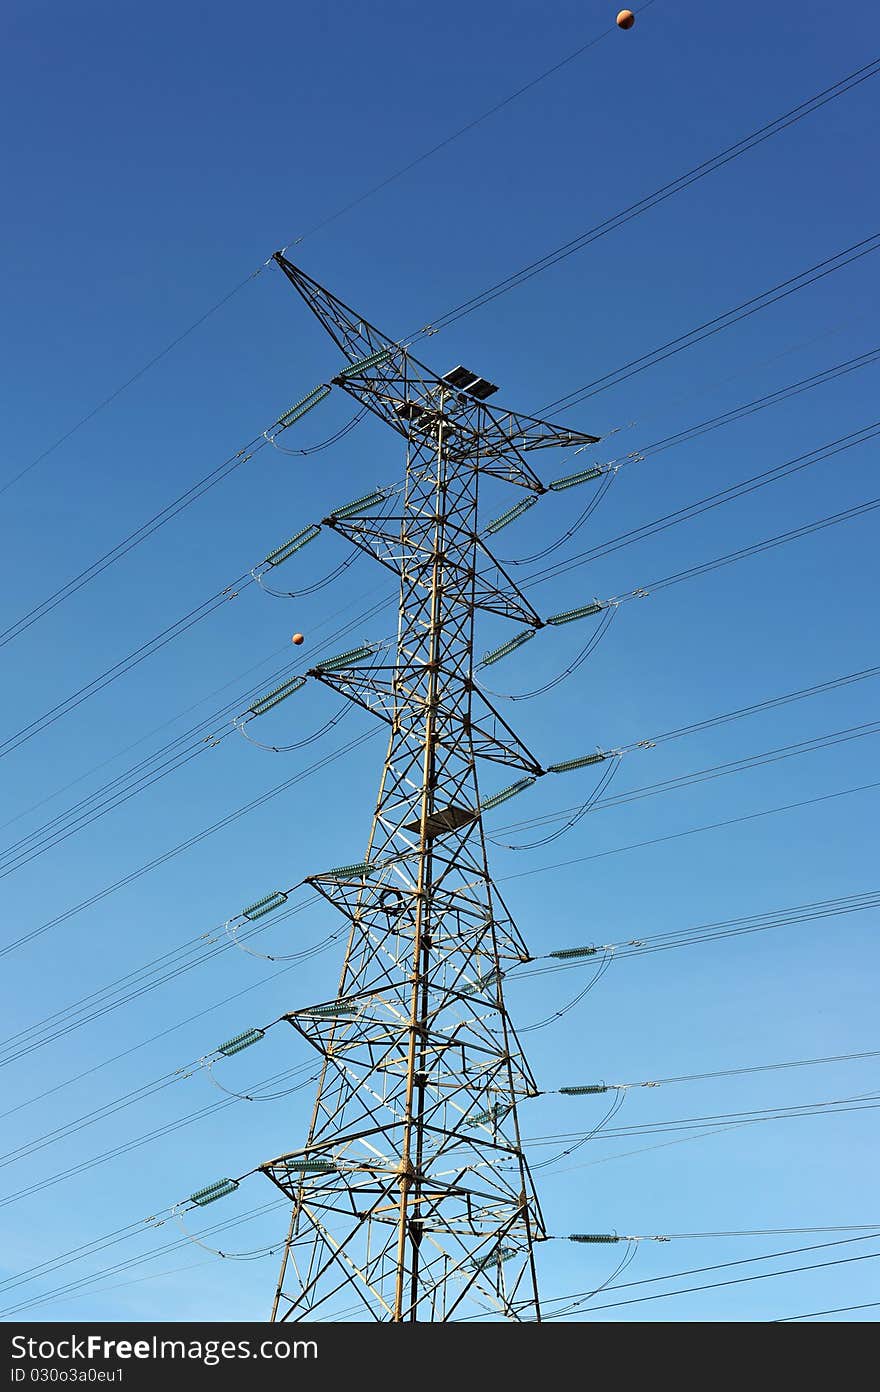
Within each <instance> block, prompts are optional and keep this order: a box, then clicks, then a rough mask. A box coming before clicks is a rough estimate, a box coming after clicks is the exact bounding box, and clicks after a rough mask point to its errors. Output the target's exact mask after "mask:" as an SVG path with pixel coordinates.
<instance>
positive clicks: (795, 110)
mask: <svg viewBox="0 0 880 1392" xmlns="http://www.w3.org/2000/svg"><path fill="white" fill-rule="evenodd" d="M878 72H880V59H878V58H875V59H872V61H871V62H870V63H866V64H865V66H864V67H862V68H858V69H856V71H855V72H852V73H849V74H848V75H847V76H846V77H844V78H841V79H840V81H839V82H836V83H834V84H833V85H832V86H831V87H826V88H825V89H824V90H823V91H821V92H817V93H816V94H815V95H814V96H812V97H810V98H808V99H807V101H805V102H801V103H800V104H799V105H798V106H796V107H792V109H791V110H790V111H786V112H784V113H783V114H782V115H781V116H777V117H776V118H775V119H774V120H772V121H770V122H768V123H767V124H766V125H764V126H761V127H760V128H759V129H758V130H755V131H752V133H751V134H750V135H747V136H744V137H743V138H742V139H741V140H738V141H736V142H735V143H734V144H733V145H729V146H727V148H726V149H724V150H721V151H720V152H719V153H718V154H716V155H712V156H711V157H710V158H709V159H707V160H704V161H703V162H702V163H701V164H698V165H695V166H694V168H693V169H690V170H688V171H687V172H686V173H685V174H680V175H679V176H678V178H676V179H673V180H671V181H670V182H669V183H667V184H664V185H662V187H660V188H659V189H656V190H655V192H654V193H651V194H648V195H647V196H646V197H645V198H641V199H639V200H638V202H636V203H631V204H630V205H629V207H627V208H624V209H623V210H622V211H621V212H619V213H615V214H614V215H613V216H612V217H609V218H606V219H605V220H604V221H603V222H600V223H596V224H595V225H594V226H593V227H590V228H588V229H587V230H586V231H585V232H582V233H580V234H579V235H578V236H576V237H573V238H572V239H571V240H570V241H568V242H563V243H562V245H561V246H558V247H556V248H555V249H554V250H553V251H550V252H547V253H546V254H545V255H544V256H542V257H539V258H538V259H537V260H536V261H532V262H530V263H529V264H528V265H527V266H523V267H521V268H520V270H518V271H514V272H513V273H512V274H511V275H509V276H507V277H505V279H504V280H500V281H496V282H495V284H494V285H491V286H489V287H488V288H487V289H486V290H483V291H481V292H480V293H479V294H477V295H474V296H472V297H471V298H470V299H469V300H465V301H463V303H462V304H460V305H457V306H456V307H455V308H454V309H451V310H447V311H446V313H445V314H441V315H440V316H439V318H435V319H432V320H431V323H430V326H429V327H430V328H431V329H432V330H434V331H437V330H438V329H442V328H445V327H446V326H447V325H448V324H452V323H454V322H455V321H456V320H457V319H461V318H462V317H463V316H464V315H466V314H471V313H473V311H474V310H475V309H481V308H482V307H483V305H486V304H489V303H490V302H491V301H492V300H496V299H498V297H499V296H500V295H505V294H507V293H508V291H510V290H513V289H515V288H516V287H518V286H520V285H522V284H524V283H525V282H526V281H527V280H531V279H532V277H533V276H535V275H538V274H539V273H540V272H541V271H544V270H547V268H548V267H549V266H553V265H556V264H557V263H558V262H559V261H563V260H565V259H566V258H567V257H569V256H571V255H573V254H574V253H575V252H576V251H581V250H583V248H584V247H585V246H588V245H589V244H590V243H591V242H595V241H598V239H599V238H600V237H604V236H605V235H606V234H607V233H608V232H611V231H614V230H616V229H617V228H618V227H622V226H623V225H624V224H625V223H627V222H630V221H632V219H633V218H636V217H639V216H640V215H641V214H642V213H644V212H647V211H648V210H649V209H650V208H654V207H656V206H657V204H659V203H663V202H665V201H666V199H667V198H671V197H672V196H673V195H674V194H677V193H680V192H682V191H683V190H684V189H686V188H689V187H690V186H691V184H694V183H697V182H698V181H699V180H700V179H704V178H705V177H706V176H707V175H708V174H712V173H714V172H715V170H716V169H721V168H723V167H724V166H725V165H727V164H730V163H731V161H732V160H735V159H738V158H739V156H740V155H743V154H746V153H748V151H749V150H751V149H753V148H754V147H755V146H756V145H760V144H762V143H763V142H764V141H765V140H769V139H770V138H771V137H772V136H774V135H777V134H778V133H779V132H780V131H782V130H786V129H787V128H788V127H789V126H792V125H795V124H796V123H797V122H798V121H801V120H803V119H804V117H805V116H809V115H811V114H812V112H814V111H818V110H819V109H820V108H821V107H823V106H825V105H827V103H828V102H830V101H834V100H835V99H836V98H837V97H840V96H843V95H844V94H845V93H846V92H848V91H850V90H852V88H854V87H858V86H860V85H861V83H863V82H867V81H868V79H869V78H871V77H876V75H877V73H878ZM422 332H424V331H422ZM553 404H554V405H555V404H557V403H555V402H554V403H553Z"/></svg>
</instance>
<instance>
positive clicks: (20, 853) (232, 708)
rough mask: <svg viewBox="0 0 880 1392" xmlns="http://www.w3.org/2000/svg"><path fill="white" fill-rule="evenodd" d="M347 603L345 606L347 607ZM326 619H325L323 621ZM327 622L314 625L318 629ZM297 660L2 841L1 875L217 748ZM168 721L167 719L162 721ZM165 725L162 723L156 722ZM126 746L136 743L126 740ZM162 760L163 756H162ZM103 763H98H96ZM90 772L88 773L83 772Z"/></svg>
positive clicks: (347, 627)
mask: <svg viewBox="0 0 880 1392" xmlns="http://www.w3.org/2000/svg"><path fill="white" fill-rule="evenodd" d="M385 604H386V600H385V598H384V597H383V599H381V600H380V601H378V602H377V603H376V604H373V605H371V606H370V607H369V608H367V609H365V610H362V611H361V612H360V613H359V614H357V615H356V616H355V618H353V619H351V620H349V622H348V623H346V624H343V625H342V626H341V627H339V628H337V629H335V630H334V632H333V633H332V634H330V635H329V636H328V638H327V640H326V641H327V642H332V641H333V640H335V639H341V638H343V637H345V636H346V635H347V634H348V633H350V632H351V631H352V629H354V628H356V627H359V626H360V625H361V624H362V623H365V622H367V621H369V620H370V619H372V618H374V617H375V616H376V615H377V614H379V613H380V612H381V611H382V610H383V609H384V608H385ZM350 607H351V606H350V605H347V606H346V608H350ZM325 622H326V621H325ZM324 626H325V624H319V625H317V629H318V630H320V629H321V628H323V627H324ZM296 671H297V665H296V664H295V663H291V662H286V663H283V664H282V665H281V666H280V667H278V668H276V670H275V671H274V672H272V673H270V674H269V675H268V676H266V677H265V678H263V680H262V681H261V682H260V683H259V684H258V685H256V686H253V687H251V688H249V689H248V690H247V691H245V692H240V693H239V694H238V695H237V696H236V697H235V698H234V699H233V700H232V701H230V702H228V703H227V704H226V705H225V706H223V707H222V708H221V709H220V710H216V711H214V712H212V714H211V715H209V716H206V717H204V718H203V719H202V720H200V721H199V722H198V723H197V724H196V725H193V726H191V727H190V728H189V729H188V730H186V731H184V732H183V733H182V734H180V735H177V736H176V737H175V738H174V739H173V740H170V741H169V742H168V743H166V744H165V745H163V746H161V747H160V748H159V749H157V750H155V751H154V752H153V753H152V754H149V755H147V756H146V757H145V758H144V759H141V760H139V761H138V762H137V763H136V764H133V765H132V766H130V767H129V768H128V769H125V770H124V771H123V772H122V773H120V774H117V775H115V777H113V778H112V779H110V780H109V781H108V782H107V783H105V784H103V785H102V786H101V787H99V788H97V789H94V790H93V791H92V792H90V793H88V794H87V795H86V796H85V797H83V798H80V799H79V801H78V802H76V803H74V804H73V805H72V806H71V807H68V808H66V809H65V810H64V811H62V812H59V813H56V814H55V816H54V817H51V818H50V819H49V820H48V821H47V822H44V823H43V824H42V825H41V826H39V827H37V828H35V829H34V830H33V831H31V832H28V833H27V835H25V836H23V837H20V838H19V839H18V841H15V842H13V843H12V844H11V845H9V846H7V847H5V848H4V849H3V850H2V851H0V879H2V878H5V876H7V875H10V874H13V873H14V872H15V871H16V870H19V869H21V867H22V866H24V865H27V864H28V863H29V862H30V861H32V860H34V859H35V858H36V857H37V856H39V855H42V854H44V853H45V852H46V851H48V850H51V849H52V848H53V847H55V846H57V845H59V844H61V842H63V841H66V840H67V839H68V838H69V837H70V836H73V835H75V834H76V833H77V832H79V831H82V830H83V829H84V828H85V827H87V826H90V825H91V824H92V823H93V822H95V821H97V820H98V819H99V818H100V817H103V816H105V815H107V813H109V812H113V811H115V810H116V809H117V808H119V807H121V806H124V805H125V803H127V802H129V801H130V800H131V799H132V798H133V797H136V796H137V795H138V794H139V793H141V792H144V791H146V790H147V789H148V788H150V787H152V786H153V785H154V784H155V783H157V782H158V781H159V780H160V779H162V778H165V777H167V776H168V775H169V774H171V773H175V772H177V771H178V770H179V769H181V768H183V767H185V766H186V765H187V764H188V763H190V762H191V761H192V760H193V759H195V758H197V757H198V756H199V755H200V754H204V753H205V752H207V750H208V749H212V748H215V747H216V746H217V745H219V744H220V743H221V742H222V741H223V740H224V739H227V738H228V737H229V736H230V735H232V734H234V733H235V727H234V725H233V724H232V723H231V717H232V716H233V715H235V714H239V713H240V712H241V710H242V709H246V708H247V703H248V702H249V701H251V700H253V699H254V698H256V697H257V696H260V695H262V694H263V693H264V692H265V690H266V688H267V686H269V685H270V684H271V683H272V682H274V681H275V680H276V679H277V680H281V679H282V678H284V677H288V676H290V675H292V674H295V673H296ZM344 714H345V710H344V709H343V711H341V712H340V714H339V715H338V716H334V717H332V718H331V720H330V721H328V722H327V724H326V725H325V726H324V727H322V729H321V730H320V731H316V732H315V733H313V734H312V735H311V736H310V737H309V738H308V739H307V740H305V741H302V742H301V743H302V745H303V746H304V745H305V744H306V743H312V742H313V740H314V739H316V738H318V737H319V735H322V734H324V733H327V731H328V729H329V728H332V727H333V726H334V725H335V724H337V723H338V722H339V720H340V719H341V718H342V717H343V715H344ZM221 720H225V721H226V725H225V728H224V729H222V730H219V731H218V730H217V728H216V726H217V722H218V721H221ZM166 723H170V722H166ZM159 728H160V729H161V728H163V727H162V726H160V727H159ZM129 747H130V748H132V747H134V746H129ZM163 761H164V762H163ZM98 767H99V768H100V767H102V765H98ZM84 776H88V775H84Z"/></svg>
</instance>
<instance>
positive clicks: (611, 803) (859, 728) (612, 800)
mask: <svg viewBox="0 0 880 1392" xmlns="http://www.w3.org/2000/svg"><path fill="white" fill-rule="evenodd" d="M876 734H880V721H872V722H869V723H867V724H864V725H851V726H848V727H847V728H845V729H843V730H833V731H831V732H830V733H829V734H827V735H816V736H815V737H813V738H811V739H806V740H799V741H797V742H796V743H794V744H784V745H780V746H779V747H778V748H776V749H765V750H762V751H761V752H760V753H759V754H747V755H745V756H744V757H743V758H741V759H733V760H731V761H730V762H729V763H726V764H713V765H711V766H710V767H708V768H704V769H695V770H694V771H693V772H691V773H685V774H681V775H679V776H678V777H677V778H666V779H663V780H662V781H661V782H659V783H646V784H644V785H643V786H641V787H638V788H632V789H630V790H629V791H628V792H624V793H617V794H614V795H612V796H610V797H605V798H598V799H596V800H595V801H590V802H587V803H582V804H581V805H580V806H579V807H578V806H575V807H563V808H559V809H558V810H557V811H555V812H547V813H545V814H543V815H542V816H539V817H532V818H529V819H527V820H524V821H521V822H510V823H508V825H507V826H506V827H500V828H499V831H505V830H507V831H525V830H528V829H530V828H532V827H540V826H546V825H548V824H552V823H553V822H556V821H559V820H561V819H563V818H565V817H571V816H572V815H574V817H575V818H576V819H578V818H579V817H580V815H581V814H582V813H583V812H584V811H585V810H586V811H589V812H598V811H601V810H603V809H605V808H608V807H621V806H623V805H625V804H627V803H630V802H638V801H639V800H640V799H641V798H644V797H655V796H657V795H658V794H660V793H667V792H672V791H674V790H677V789H679V788H689V787H692V786H693V785H694V784H696V783H707V782H711V781H712V780H714V779H716V778H727V777H729V776H731V775H733V774H736V773H746V772H749V771H750V770H751V769H753V768H763V767H764V765H766V764H774V763H779V762H781V761H783V760H785V759H794V758H797V757H799V756H800V755H801V754H814V753H816V752H818V751H819V750H822V749H831V748H834V747H835V746H836V745H838V744H846V743H848V742H849V741H850V740H856V739H866V738H868V737H869V736H871V735H876ZM573 825H574V822H569V823H568V824H567V826H566V830H569V829H570V827H571V826H573ZM490 839H491V840H492V841H493V844H495V845H499V846H501V847H502V848H503V849H505V850H512V851H518V850H524V849H528V848H527V847H524V846H518V845H516V844H514V843H509V842H506V841H498V840H497V839H496V838H490Z"/></svg>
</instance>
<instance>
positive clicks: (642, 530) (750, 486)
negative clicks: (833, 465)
mask: <svg viewBox="0 0 880 1392" xmlns="http://www.w3.org/2000/svg"><path fill="white" fill-rule="evenodd" d="M877 435H880V421H873V422H872V423H871V424H870V425H866V426H863V427H861V428H860V429H858V430H854V431H851V432H850V433H849V434H847V435H841V436H839V437H838V438H837V439H836V440H830V441H829V442H828V443H827V444H824V445H818V446H816V447H815V448H814V449H811V450H807V451H806V452H805V453H804V454H799V455H795V456H794V458H792V459H788V460H786V461H785V463H784V464H777V465H775V466H774V467H773V468H771V469H764V470H762V472H761V473H759V474H752V475H750V476H749V477H748V478H745V479H740V481H739V482H738V483H731V484H728V486H727V487H726V488H722V489H719V490H718V491H717V492H715V493H709V494H708V495H707V496H706V497H705V498H698V499H696V500H695V501H694V502H692V503H686V504H685V505H684V506H683V507H680V508H676V509H675V510H674V511H673V512H667V513H664V514H663V516H662V517H656V518H654V519H653V520H652V521H650V522H643V523H641V525H640V526H638V527H632V528H630V530H629V531H626V532H622V533H620V535H619V536H616V537H610V538H609V539H608V540H607V541H602V542H599V543H598V544H597V545H596V546H592V547H590V549H589V550H588V551H582V552H580V553H579V554H578V555H577V556H573V557H571V558H570V559H569V560H568V562H565V563H564V564H565V565H566V566H568V567H572V566H574V565H575V564H577V565H586V564H588V563H589V562H590V561H596V560H600V559H601V558H602V557H603V556H609V555H611V553H612V552H613V551H619V550H621V548H622V547H624V546H631V545H632V544H633V542H636V541H644V540H645V538H646V537H652V536H656V535H657V534H658V533H659V532H665V531H667V530H668V529H669V528H670V527H675V526H678V524H679V523H681V522H690V521H691V520H692V518H694V517H699V516H700V515H701V514H702V513H704V512H711V511H712V510H713V509H714V508H717V507H722V506H723V505H724V504H725V503H730V502H733V501H734V500H735V499H737V498H742V497H745V496H746V495H748V494H749V493H755V492H757V490H758V489H760V488H766V487H767V486H768V485H769V484H771V483H778V482H779V481H780V480H781V479H784V478H789V477H790V476H791V475H792V474H798V473H801V472H802V471H803V470H804V469H809V468H811V467H812V466H813V465H814V464H821V463H824V461H825V460H827V459H833V458H834V456H835V455H838V454H843V453H845V452H846V451H847V450H850V449H855V448H856V447H857V446H859V445H865V444H867V443H868V442H869V441H870V440H873V439H875V438H876V437H877ZM553 573H554V574H555V573H557V572H556V571H555V570H554V571H553ZM547 575H548V571H547V570H544V571H537V572H535V573H534V574H532V575H529V576H528V577H527V580H528V581H529V582H532V581H535V580H538V579H541V578H544V577H546V576H547Z"/></svg>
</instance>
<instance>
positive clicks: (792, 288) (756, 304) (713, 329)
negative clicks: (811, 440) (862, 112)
mask: <svg viewBox="0 0 880 1392" xmlns="http://www.w3.org/2000/svg"><path fill="white" fill-rule="evenodd" d="M878 71H880V69H878ZM878 249H880V232H872V233H871V235H870V236H869V237H863V238H862V239H861V240H860V241H858V242H853V243H852V244H851V245H850V246H847V247H844V248H843V249H842V250H841V251H837V252H835V253H834V254H833V255H832V256H826V257H825V258H823V260H821V261H817V262H815V264H814V265H812V266H807V267H806V269H805V270H803V271H798V273H797V275H794V276H789V277H788V279H786V280H782V281H779V283H778V284H776V285H771V286H770V287H769V289H767V290H763V291H762V292H761V293H760V294H759V295H753V296H752V297H751V298H750V299H748V300H743V301H742V302H741V303H740V304H738V305H735V306H734V307H733V308H732V309H728V310H725V311H724V312H723V313H722V314H717V315H715V317H714V318H712V319H707V320H706V321H705V323H703V324H699V325H698V326H697V327H696V328H695V329H689V330H688V331H687V332H686V333H683V334H679V335H678V336H677V337H676V338H672V339H669V340H668V342H666V343H661V344H659V345H658V347H656V348H652V349H651V350H650V351H649V352H647V353H642V354H641V355H640V356H639V357H637V358H633V359H632V360H631V361H630V362H628V363H625V364H624V366H623V367H619V368H615V369H613V370H612V371H611V372H606V373H604V374H603V376H601V377H597V378H595V379H594V381H592V382H587V383H586V384H585V385H584V386H582V387H575V388H574V390H573V391H570V392H568V393H567V395H565V396H561V397H558V398H557V400H556V401H552V402H550V403H549V405H547V406H545V407H543V408H542V410H544V411H547V412H553V413H554V414H555V415H559V414H560V411H561V410H569V409H570V408H571V407H572V406H577V405H580V404H581V402H584V401H586V400H587V399H588V398H589V397H592V396H596V395H598V393H599V392H603V391H607V390H608V389H609V388H610V387H617V386H619V385H620V384H621V382H626V381H628V380H629V378H630V377H635V376H636V375H637V374H638V373H640V372H644V371H646V369H647V368H649V367H656V365H657V364H658V363H661V362H665V361H666V360H667V358H671V357H674V356H675V354H677V353H681V352H683V351H684V350H685V349H686V348H692V347H693V346H694V345H695V344H696V343H702V342H703V341H704V340H705V339H707V338H712V337H713V336H714V335H715V334H717V333H721V332H722V330H724V329H728V328H730V327H731V325H732V324H738V323H740V322H741V321H742V320H743V319H749V318H751V316H752V315H753V314H757V313H759V312H760V310H762V309H767V308H769V306H770V305H773V304H777V303H778V302H779V301H780V300H784V299H787V298H788V296H789V295H794V294H797V292H798V291H799V290H805V289H807V288H808V286H810V285H815V284H816V282H817V281H819V280H824V279H825V277H826V276H829V275H833V273H834V272H835V271H839V270H842V269H843V268H844V267H845V266H850V265H852V264H853V262H855V261H860V260H861V259H862V257H864V256H869V255H870V254H871V252H874V251H877V250H878Z"/></svg>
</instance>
